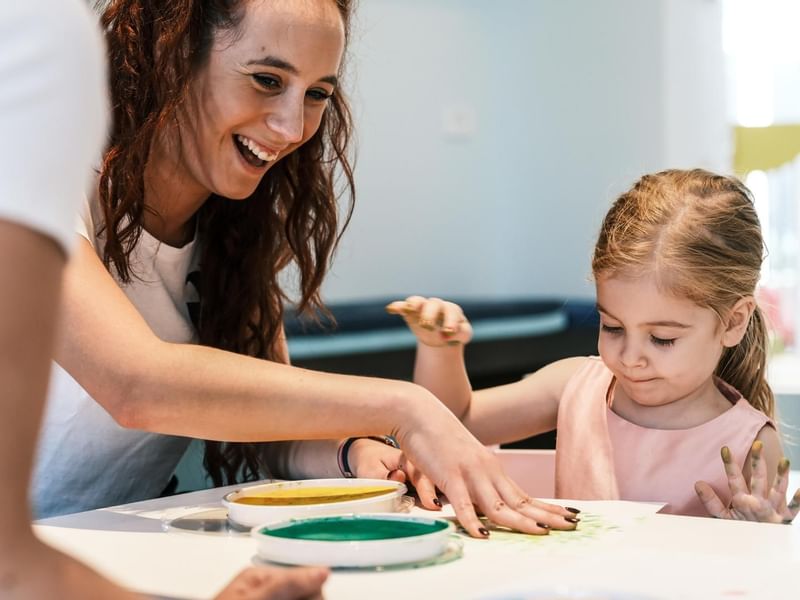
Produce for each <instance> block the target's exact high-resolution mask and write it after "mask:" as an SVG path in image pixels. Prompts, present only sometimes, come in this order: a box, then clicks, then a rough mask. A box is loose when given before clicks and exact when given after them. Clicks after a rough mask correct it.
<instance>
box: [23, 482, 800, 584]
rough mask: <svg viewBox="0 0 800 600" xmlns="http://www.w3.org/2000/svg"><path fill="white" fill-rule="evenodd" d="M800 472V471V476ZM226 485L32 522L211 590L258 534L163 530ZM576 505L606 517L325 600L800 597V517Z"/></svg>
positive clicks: (67, 545) (143, 571) (103, 557)
mask: <svg viewBox="0 0 800 600" xmlns="http://www.w3.org/2000/svg"><path fill="white" fill-rule="evenodd" d="M794 479H795V482H797V481H798V479H799V478H798V477H797V474H796V473H795V476H794ZM229 489H233V488H220V489H216V490H206V491H202V492H194V493H191V494H184V495H180V496H173V497H170V498H161V499H156V500H149V501H145V502H138V503H135V504H129V505H125V506H119V507H115V508H111V509H102V510H96V511H91V512H86V513H79V514H76V515H67V516H63V517H56V518H52V519H47V520H44V521H41V522H40V523H39V524H38V525H36V530H37V534H38V535H39V536H40V537H41V538H42V539H44V540H45V541H47V542H48V543H50V544H52V545H54V546H56V547H58V548H60V549H62V550H64V551H66V552H69V553H71V554H73V555H75V556H77V557H79V558H80V559H82V560H84V561H85V562H87V563H88V564H90V565H91V566H93V567H94V568H95V569H97V570H98V571H100V572H101V573H104V574H105V575H106V576H108V577H110V578H111V579H113V580H115V581H117V582H118V583H120V584H122V585H124V586H127V587H130V588H133V589H136V590H140V591H143V592H148V593H151V594H156V595H161V596H165V597H175V598H209V597H211V596H213V595H214V593H216V592H217V591H218V590H219V589H220V588H221V587H222V586H223V585H224V584H225V583H226V582H227V581H228V580H229V579H230V578H231V577H232V576H233V575H234V574H235V573H236V572H237V571H239V570H240V569H241V568H243V567H245V566H247V565H249V564H251V563H252V562H253V560H254V555H255V542H254V540H252V539H250V538H249V537H246V536H244V537H233V536H215V535H211V534H198V533H176V532H165V531H164V530H163V528H162V519H164V518H172V517H175V516H180V515H182V514H186V513H191V512H195V511H197V510H201V509H202V508H203V507H208V506H209V505H210V506H219V504H218V502H219V499H220V498H221V497H222V495H223V494H224V493H225V492H226V491H228V490H229ZM571 504H572V505H574V506H577V507H579V508H582V509H584V512H585V513H586V514H592V513H594V514H597V515H600V516H599V517H594V518H592V517H589V518H587V520H586V522H585V524H584V526H583V527H582V529H583V530H584V532H585V533H583V534H581V535H580V536H573V537H570V536H569V535H567V534H553V535H551V536H549V537H548V538H536V539H531V538H528V537H524V536H519V535H516V534H514V535H511V534H497V533H495V534H494V535H493V536H492V537H493V539H491V540H489V541H484V540H472V539H466V540H464V552H463V557H462V558H460V559H458V560H455V561H452V562H450V563H447V564H442V565H436V566H431V567H425V568H420V569H411V570H396V571H386V572H334V573H333V574H332V575H331V577H330V579H329V580H328V583H327V584H326V587H325V594H326V598H328V599H329V600H331V599H332V600H337V599H347V600H353V599H359V598H379V599H381V600H392V599H401V598H402V599H403V600H408V599H415V600H416V599H423V598H431V597H434V596H435V597H438V598H459V599H461V598H466V599H469V598H484V597H486V596H487V594H489V593H490V592H493V591H497V590H502V589H508V588H511V587H520V586H522V587H527V588H528V589H540V590H541V589H544V590H550V591H552V590H553V589H554V588H555V587H558V586H561V587H562V588H564V587H569V589H571V590H578V589H582V590H605V591H620V592H627V594H628V595H624V596H591V598H600V597H603V598H611V597H613V598H625V600H632V599H633V598H640V597H643V596H646V597H648V598H661V599H670V600H672V599H680V598H697V599H703V600H710V599H720V600H722V599H724V600H740V599H751V598H764V599H769V600H781V599H784V598H785V599H789V598H793V599H796V598H799V597H800V591H799V590H798V588H800V585H798V584H800V522H798V523H796V524H795V525H792V526H785V525H765V524H757V523H741V522H730V521H721V520H715V519H702V518H691V517H675V516H669V515H660V514H654V512H653V511H654V510H655V509H654V508H653V507H652V506H650V505H642V504H634V503H625V502H607V503H606V502H604V503H592V502H577V501H576V502H572V503H571ZM415 510H419V509H415ZM590 530H593V531H590ZM595 530H596V531H595ZM631 594H633V595H631ZM497 597H498V598H499V597H502V598H506V599H510V598H517V599H520V598H523V596H520V595H517V596H509V595H506V596H497ZM527 597H528V598H544V597H547V598H552V597H553V596H552V595H550V596H534V595H529V596H527ZM581 597H583V598H588V596H581Z"/></svg>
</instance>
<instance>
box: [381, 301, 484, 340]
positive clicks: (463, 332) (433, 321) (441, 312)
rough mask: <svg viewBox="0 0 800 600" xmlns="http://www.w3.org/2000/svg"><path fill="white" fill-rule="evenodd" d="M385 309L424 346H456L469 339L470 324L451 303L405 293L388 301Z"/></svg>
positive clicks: (457, 306)
mask: <svg viewBox="0 0 800 600" xmlns="http://www.w3.org/2000/svg"><path fill="white" fill-rule="evenodd" d="M386 312H388V313H390V314H393V315H400V316H402V317H403V319H404V320H405V322H406V324H407V325H408V327H409V329H411V331H412V333H413V334H414V335H415V336H416V337H417V340H418V341H419V343H420V344H424V345H425V346H431V347H434V348H438V347H441V346H448V345H449V346H457V345H462V344H467V343H469V341H470V340H471V339H472V326H471V325H470V324H469V321H467V318H466V317H465V316H464V312H463V311H462V310H461V307H460V306H459V305H458V304H455V303H453V302H447V301H446V300H442V299H440V298H423V297H422V296H409V297H408V298H406V299H405V300H398V301H396V302H392V303H391V304H389V305H388V306H387V307H386Z"/></svg>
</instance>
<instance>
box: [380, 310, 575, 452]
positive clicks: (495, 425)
mask: <svg viewBox="0 0 800 600" xmlns="http://www.w3.org/2000/svg"><path fill="white" fill-rule="evenodd" d="M386 309H387V311H388V312H390V313H393V314H398V315H402V317H403V318H404V319H405V321H406V323H407V324H408V326H409V328H410V329H411V331H412V332H413V333H414V335H416V337H417V340H418V344H417V357H416V362H415V364H414V381H415V382H416V383H419V384H420V385H423V386H424V387H425V388H426V389H428V390H430V391H431V392H433V394H434V395H435V396H436V397H437V398H439V400H441V401H442V402H443V403H444V404H445V405H446V406H447V407H448V408H449V409H450V410H452V411H453V413H454V414H455V415H456V416H457V417H458V418H459V419H461V420H462V421H463V423H464V424H465V425H466V426H467V429H469V430H470V431H471V432H472V433H473V434H474V435H475V436H476V437H477V438H478V440H480V441H481V442H483V443H484V444H497V443H502V442H511V441H516V440H520V439H523V438H526V437H529V436H531V435H536V434H538V433H543V432H545V431H550V430H552V429H555V428H556V419H557V416H558V402H559V400H560V398H561V394H562V393H563V391H564V387H565V386H566V383H567V381H568V380H569V378H570V377H572V375H573V374H574V373H575V371H577V369H578V368H579V367H580V366H581V365H582V364H583V363H584V362H585V360H586V359H585V358H582V357H576V358H568V359H563V360H560V361H558V362H555V363H552V364H550V365H547V366H546V367H544V368H542V369H540V370H538V371H536V372H535V373H533V374H532V375H530V376H528V377H526V378H525V379H523V380H521V381H518V382H516V383H512V384H508V385H503V386H499V387H495V388H490V389H486V390H479V391H477V392H473V391H472V388H471V387H470V383H469V378H468V376H467V371H466V368H465V365H464V344H466V343H468V342H469V341H470V339H471V338H472V328H471V327H470V325H469V322H468V321H467V319H466V317H465V316H464V313H463V312H462V310H461V307H460V306H458V305H457V304H454V303H452V302H447V301H444V300H440V299H439V298H427V299H426V298H423V297H421V296H410V297H409V298H407V299H406V300H401V301H397V302H392V303H391V304H389V306H387V307H386Z"/></svg>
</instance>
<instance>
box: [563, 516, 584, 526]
mask: <svg viewBox="0 0 800 600" xmlns="http://www.w3.org/2000/svg"><path fill="white" fill-rule="evenodd" d="M564 520H565V521H566V522H567V523H575V524H576V525H577V524H578V523H580V522H581V520H580V519H574V518H572V517H564Z"/></svg>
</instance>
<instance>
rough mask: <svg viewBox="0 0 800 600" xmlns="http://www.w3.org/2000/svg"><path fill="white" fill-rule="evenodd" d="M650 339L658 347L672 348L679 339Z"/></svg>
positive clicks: (652, 337) (651, 337) (653, 337)
mask: <svg viewBox="0 0 800 600" xmlns="http://www.w3.org/2000/svg"><path fill="white" fill-rule="evenodd" d="M650 339H651V340H653V343H654V344H656V345H657V346H672V345H673V344H674V343H675V340H676V339H677V338H670V339H665V338H660V337H656V336H654V335H651V336H650Z"/></svg>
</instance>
